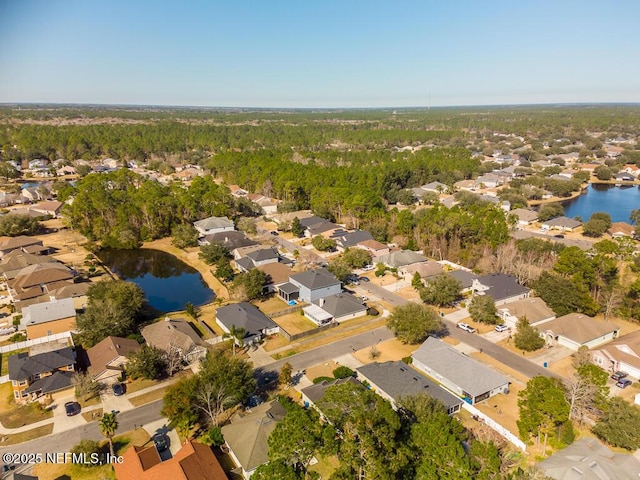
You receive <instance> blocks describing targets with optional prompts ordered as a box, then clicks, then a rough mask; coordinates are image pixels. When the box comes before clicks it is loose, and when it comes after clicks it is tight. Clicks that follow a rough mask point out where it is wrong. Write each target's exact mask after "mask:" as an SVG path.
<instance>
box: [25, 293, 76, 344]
mask: <svg viewBox="0 0 640 480" xmlns="http://www.w3.org/2000/svg"><path fill="white" fill-rule="evenodd" d="M75 328H76V309H75V306H74V304H73V299H71V298H63V299H60V300H53V301H50V302H44V303H36V304H34V305H30V306H28V307H24V308H23V309H22V319H21V320H20V329H21V330H26V332H27V338H28V339H29V340H33V339H36V338H42V337H47V336H49V335H55V334H56V333H63V332H70V331H74V330H75Z"/></svg>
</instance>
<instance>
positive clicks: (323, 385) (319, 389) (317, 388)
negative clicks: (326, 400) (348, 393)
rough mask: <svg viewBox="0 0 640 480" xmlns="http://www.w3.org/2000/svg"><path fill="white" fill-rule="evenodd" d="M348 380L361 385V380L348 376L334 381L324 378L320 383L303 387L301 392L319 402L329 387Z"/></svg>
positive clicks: (314, 401)
mask: <svg viewBox="0 0 640 480" xmlns="http://www.w3.org/2000/svg"><path fill="white" fill-rule="evenodd" d="M347 382H350V383H354V384H358V385H360V382H358V381H357V380H356V379H355V378H353V377H347V378H339V379H337V380H333V381H328V380H323V381H322V382H320V383H316V384H314V385H310V386H308V387H305V388H303V389H302V390H301V392H302V393H303V394H304V395H305V396H306V397H307V398H308V399H309V400H311V401H312V402H313V403H318V401H320V400H321V399H322V398H323V397H324V394H325V392H326V391H327V389H328V388H329V387H333V386H334V385H342V384H343V383H347Z"/></svg>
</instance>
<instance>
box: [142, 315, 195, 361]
mask: <svg viewBox="0 0 640 480" xmlns="http://www.w3.org/2000/svg"><path fill="white" fill-rule="evenodd" d="M141 333H142V336H143V337H144V339H145V341H146V342H147V344H148V345H150V346H152V347H158V348H159V349H160V350H164V351H165V352H168V353H172V352H174V351H177V352H179V353H180V355H182V358H183V359H184V361H185V362H187V363H191V362H193V361H195V360H197V359H199V358H203V357H204V356H205V355H206V354H207V345H206V343H205V342H204V341H203V340H202V339H201V338H200V337H199V336H198V334H197V333H196V331H195V330H194V329H193V328H192V327H191V325H190V324H189V322H187V321H186V320H183V319H181V318H175V319H169V318H168V317H167V318H165V319H164V320H161V321H159V322H156V323H152V324H151V325H147V326H146V327H144V328H143V329H142V332H141Z"/></svg>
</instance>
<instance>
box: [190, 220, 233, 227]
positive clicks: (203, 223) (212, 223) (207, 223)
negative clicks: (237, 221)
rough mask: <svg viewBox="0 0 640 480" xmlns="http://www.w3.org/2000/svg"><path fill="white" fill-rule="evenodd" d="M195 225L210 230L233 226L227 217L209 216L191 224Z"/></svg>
mask: <svg viewBox="0 0 640 480" xmlns="http://www.w3.org/2000/svg"><path fill="white" fill-rule="evenodd" d="M193 225H194V226H196V227H200V228H201V229H203V230H211V229H214V228H229V227H231V228H233V222H232V221H231V220H229V219H228V218H227V217H209V218H203V219H202V220H198V221H197V222H194V224H193Z"/></svg>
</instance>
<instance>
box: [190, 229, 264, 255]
mask: <svg viewBox="0 0 640 480" xmlns="http://www.w3.org/2000/svg"><path fill="white" fill-rule="evenodd" d="M199 243H200V245H209V244H214V243H217V244H220V245H222V246H224V247H226V249H227V250H229V251H230V252H233V251H234V250H235V249H236V248H242V247H252V246H255V245H257V243H256V242H254V241H253V240H250V239H248V238H247V237H245V236H244V233H242V232H238V231H230V232H220V233H212V234H211V235H205V236H204V237H202V238H201V239H200V241H199Z"/></svg>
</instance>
